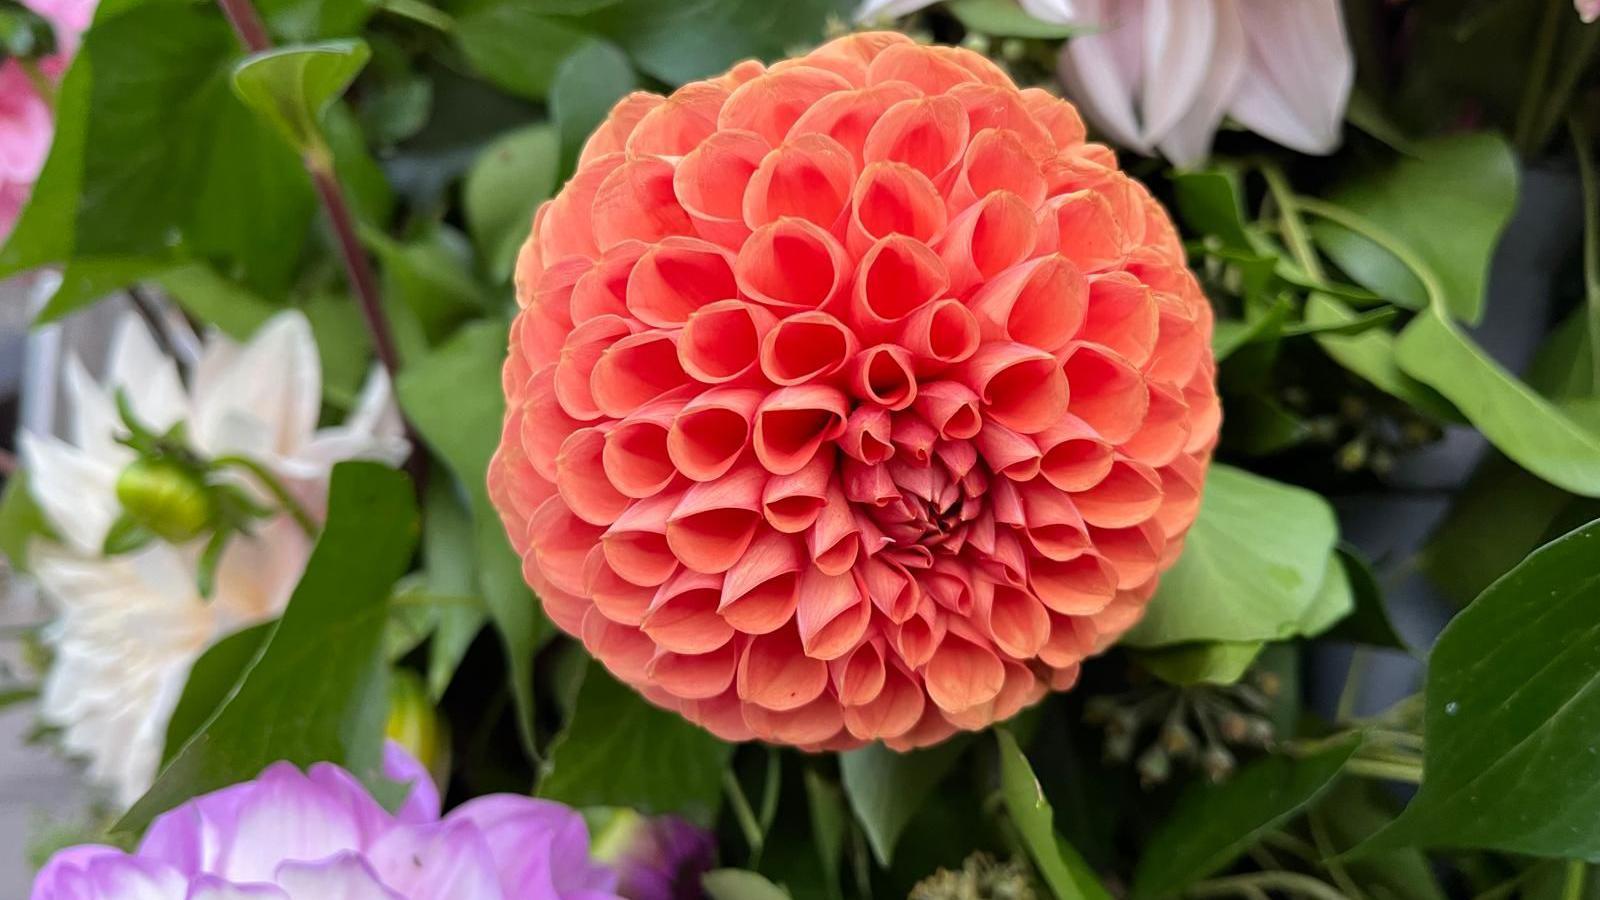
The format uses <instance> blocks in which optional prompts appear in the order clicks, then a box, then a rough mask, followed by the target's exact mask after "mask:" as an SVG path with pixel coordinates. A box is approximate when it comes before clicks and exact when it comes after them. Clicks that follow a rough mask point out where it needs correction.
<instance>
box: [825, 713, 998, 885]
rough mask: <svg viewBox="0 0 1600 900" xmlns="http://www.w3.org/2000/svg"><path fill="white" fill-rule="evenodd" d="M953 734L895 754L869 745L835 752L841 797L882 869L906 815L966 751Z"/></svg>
mask: <svg viewBox="0 0 1600 900" xmlns="http://www.w3.org/2000/svg"><path fill="white" fill-rule="evenodd" d="M967 743H968V738H964V737H958V738H953V739H951V740H949V741H946V742H945V743H943V744H940V745H938V746H935V747H928V748H926V749H923V750H912V751H910V752H907V753H896V752H894V751H893V750H890V749H889V748H887V747H885V746H883V745H882V744H868V745H867V746H865V747H862V748H860V749H858V750H851V751H849V752H848V753H841V754H839V772H840V775H841V776H842V777H843V780H844V793H845V797H846V798H848V799H849V801H850V809H851V811H852V812H854V813H855V816H856V821H857V822H860V823H861V827H862V829H863V830H864V831H865V832H866V834H867V842H868V843H870V844H871V845H872V854H873V856H876V857H877V858H878V862H879V864H881V865H883V866H885V867H887V866H888V865H889V862H890V860H892V859H893V857H894V845H895V843H896V842H898V841H899V840H900V833H901V832H902V831H904V830H905V827H906V824H907V823H909V822H910V821H911V817H912V816H913V815H915V814H916V812H917V810H918V809H920V808H921V807H922V804H923V802H924V801H926V800H927V799H928V796H929V794H931V793H932V791H933V789H934V788H935V787H937V786H938V784H939V782H941V781H943V780H944V777H945V776H946V775H948V774H950V769H951V768H952V767H953V766H955V764H956V760H957V759H958V758H959V757H960V756H961V754H962V753H963V752H965V751H966V749H967Z"/></svg>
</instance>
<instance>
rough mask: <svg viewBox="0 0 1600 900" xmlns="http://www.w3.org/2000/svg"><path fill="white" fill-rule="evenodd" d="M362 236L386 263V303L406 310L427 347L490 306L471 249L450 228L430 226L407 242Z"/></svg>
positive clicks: (372, 232)
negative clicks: (474, 267)
mask: <svg viewBox="0 0 1600 900" xmlns="http://www.w3.org/2000/svg"><path fill="white" fill-rule="evenodd" d="M362 238H363V240H364V241H365V242H366V243H367V244H369V245H370V246H371V247H372V249H373V251H374V252H375V253H376V254H377V256H378V259H379V260H380V261H381V262H382V263H383V296H384V300H385V302H387V303H389V304H391V305H396V306H399V307H401V308H403V309H405V310H406V312H407V313H408V315H409V317H410V318H411V319H412V320H413V321H414V322H415V323H416V325H417V326H418V327H419V328H420V329H421V332H422V337H423V338H424V339H425V340H426V341H427V343H429V344H434V343H437V342H439V341H441V340H443V339H444V338H445V337H447V336H449V335H450V334H451V333H452V332H453V331H455V329H456V327H457V326H458V325H460V324H461V323H462V322H465V321H466V320H468V319H472V318H476V317H478V316H480V315H482V314H483V312H484V310H485V309H486V308H487V307H488V300H487V297H486V296H485V293H484V290H483V288H482V286H481V285H479V284H478V282H477V280H476V279H475V278H474V277H473V274H472V245H471V243H470V242H469V241H468V240H467V239H466V237H465V236H464V235H462V234H461V232H459V231H457V230H455V229H454V228H452V227H450V226H449V225H444V224H433V225H430V226H428V227H427V228H426V229H424V230H423V232H422V233H421V234H419V235H417V236H416V237H413V238H411V239H409V240H405V241H398V240H395V239H393V238H391V237H389V236H388V235H387V234H384V233H383V232H381V231H379V230H376V229H363V230H362Z"/></svg>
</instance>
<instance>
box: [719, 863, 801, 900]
mask: <svg viewBox="0 0 1600 900" xmlns="http://www.w3.org/2000/svg"><path fill="white" fill-rule="evenodd" d="M700 887H701V888H702V889H704V890H705V892H706V895H707V896H708V897H710V898H711V900H790V898H789V892H788V891H786V890H784V889H783V888H780V887H778V886H777V885H775V884H773V883H772V882H770V881H768V880H767V879H765V878H762V877H761V876H760V875H757V874H756V873H754V872H747V871H745V870H744V869H714V870H712V871H710V872H707V873H706V874H704V875H702V876H700Z"/></svg>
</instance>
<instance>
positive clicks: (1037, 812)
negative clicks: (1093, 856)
mask: <svg viewBox="0 0 1600 900" xmlns="http://www.w3.org/2000/svg"><path fill="white" fill-rule="evenodd" d="M994 736H995V739H996V740H997V741H999V742H1000V795H1001V797H1002V798H1003V799H1004V800H1005V804H1006V812H1008V813H1010V814H1011V821H1012V822H1014V823H1016V826H1017V830H1018V831H1020V832H1022V843H1023V844H1024V845H1026V846H1027V848H1028V855H1029V856H1031V857H1033V862H1034V865H1036V866H1038V867H1039V874H1040V875H1042V876H1044V881H1045V884H1048V885H1049V886H1050V890H1051V892H1052V893H1054V894H1055V896H1056V900H1111V895H1110V894H1109V893H1107V892H1106V889H1105V887H1103V886H1102V885H1101V884H1100V880H1099V879H1098V878H1096V877H1095V875H1094V872H1093V871H1091V870H1090V869H1089V864H1088V863H1086V862H1084V861H1083V857H1082V856H1080V855H1079V854H1078V851H1077V850H1076V849H1074V848H1073V847H1072V845H1071V844H1068V843H1067V842H1066V841H1064V840H1062V839H1061V835H1059V834H1057V833H1056V825H1055V811H1054V810H1052V809H1051V808H1050V801H1048V800H1046V799H1045V797H1044V789H1043V788H1041V787H1040V786H1039V779H1037V778H1035V777H1034V775H1033V768H1032V767H1031V766H1029V765H1028V758H1027V757H1026V756H1024V755H1023V753H1022V748H1020V747H1018V746H1017V739H1016V738H1014V737H1012V736H1011V732H1010V731H1008V730H1006V729H1005V728H996V729H995V730H994Z"/></svg>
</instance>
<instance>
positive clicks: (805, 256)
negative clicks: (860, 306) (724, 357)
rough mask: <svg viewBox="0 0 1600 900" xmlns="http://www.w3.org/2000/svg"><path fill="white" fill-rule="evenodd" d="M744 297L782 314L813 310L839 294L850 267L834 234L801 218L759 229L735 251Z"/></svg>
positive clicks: (779, 221)
mask: <svg viewBox="0 0 1600 900" xmlns="http://www.w3.org/2000/svg"><path fill="white" fill-rule="evenodd" d="M734 273H735V274H736V275H737V276H738V281H739V289H740V290H741V291H742V292H743V293H744V295H745V296H747V297H749V298H751V299H752V300H755V301H757V302H760V303H764V304H766V305H767V306H771V307H774V308H776V309H780V310H791V309H816V308H818V307H821V306H824V305H826V304H827V303H829V301H831V300H832V299H833V298H834V297H836V296H837V295H838V294H839V292H840V291H841V290H842V289H843V286H844V284H845V280H846V279H847V278H848V277H849V275H850V263H849V260H848V258H847V257H846V256H845V252H844V248H842V247H840V246H839V244H838V242H837V241H835V240H834V239H833V237H832V235H830V234H828V232H826V231H824V230H823V229H821V228H819V227H818V226H816V225H813V224H812V223H810V222H807V221H805V220H804V219H779V220H778V221H776V222H773V223H771V224H770V225H763V226H762V227H760V228H758V229H756V231H755V232H754V233H753V234H751V235H750V239H749V240H748V241H746V242H745V244H744V246H743V247H741V248H740V249H739V259H738V261H737V263H736V264H735V268H734Z"/></svg>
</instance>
